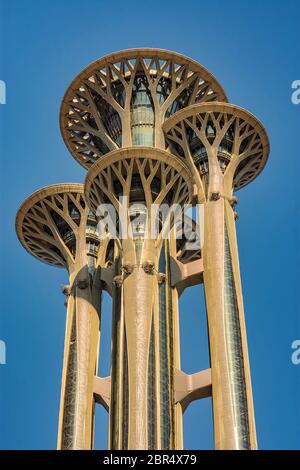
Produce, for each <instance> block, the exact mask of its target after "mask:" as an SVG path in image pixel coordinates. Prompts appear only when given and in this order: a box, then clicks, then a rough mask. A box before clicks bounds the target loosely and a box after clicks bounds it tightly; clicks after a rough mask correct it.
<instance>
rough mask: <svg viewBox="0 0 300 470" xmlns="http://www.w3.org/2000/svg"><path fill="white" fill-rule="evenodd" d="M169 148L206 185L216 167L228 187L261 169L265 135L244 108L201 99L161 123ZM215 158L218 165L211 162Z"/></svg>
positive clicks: (238, 185)
mask: <svg viewBox="0 0 300 470" xmlns="http://www.w3.org/2000/svg"><path fill="white" fill-rule="evenodd" d="M163 129H164V132H165V136H166V139H167V141H168V143H169V146H170V151H171V152H172V153H175V154H176V155H179V156H181V157H184V158H185V159H186V160H187V161H188V162H189V165H190V166H191V168H193V169H194V175H195V179H196V180H197V177H198V180H199V177H200V179H201V180H202V184H203V185H204V186H206V187H208V184H209V181H210V180H211V179H212V178H214V180H215V178H216V171H217V173H218V172H219V173H220V174H223V175H224V176H228V177H229V175H230V178H227V180H228V182H229V183H230V188H228V189H230V190H231V189H232V190H237V189H240V188H242V187H243V186H245V185H246V184H248V183H249V182H250V181H252V180H253V179H254V178H256V176H258V175H259V173H260V172H261V171H262V170H263V168H264V166H265V164H266V161H267V158H268V155H269V139H268V136H267V133H266V131H265V129H264V127H263V125H262V124H261V123H260V122H259V121H258V120H257V119H256V118H255V117H254V116H253V115H252V114H251V113H249V112H248V111H246V110H244V109H242V108H240V107H238V106H235V105H232V104H228V103H218V102H213V103H202V104H199V105H198V104H196V105H193V106H189V107H188V108H185V109H182V110H181V111H178V112H177V113H175V114H174V115H173V116H171V117H170V118H169V119H168V120H166V122H165V123H164V124H163ZM215 162H218V165H215Z"/></svg>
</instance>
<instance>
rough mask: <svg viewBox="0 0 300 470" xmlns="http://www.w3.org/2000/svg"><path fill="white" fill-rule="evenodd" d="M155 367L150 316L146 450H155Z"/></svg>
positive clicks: (152, 327) (152, 328)
mask: <svg viewBox="0 0 300 470" xmlns="http://www.w3.org/2000/svg"><path fill="white" fill-rule="evenodd" d="M156 414H157V410H156V367H155V341H154V321H153V314H152V325H151V336H150V348H149V361H148V449H149V450H155V449H156V448H157V435H156Z"/></svg>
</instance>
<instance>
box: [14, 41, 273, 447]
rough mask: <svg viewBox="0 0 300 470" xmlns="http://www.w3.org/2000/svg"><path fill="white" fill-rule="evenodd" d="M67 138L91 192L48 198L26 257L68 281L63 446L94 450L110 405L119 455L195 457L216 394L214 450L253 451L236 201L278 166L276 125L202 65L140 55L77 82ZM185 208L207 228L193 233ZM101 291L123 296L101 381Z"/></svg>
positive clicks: (65, 113)
mask: <svg viewBox="0 0 300 470" xmlns="http://www.w3.org/2000/svg"><path fill="white" fill-rule="evenodd" d="M60 127H61V132H62V136H63V139H64V142H65V144H66V146H67V148H68V150H69V151H70V153H71V155H72V156H73V157H74V159H75V160H76V161H77V162H78V163H79V164H80V165H82V166H83V167H84V168H85V169H86V170H87V175H86V180H85V184H84V186H83V185H81V184H59V185H54V186H49V187H48V188H44V189H42V190H40V191H38V192H36V193H34V194H33V195H32V196H31V197H30V198H28V199H27V200H26V201H25V202H24V204H23V205H22V206H21V208H20V210H19V212H18V215H17V233H18V236H19V239H20V241H21V243H22V244H23V246H24V247H25V248H26V249H27V250H28V251H29V252H30V253H31V254H33V255H34V256H35V257H37V258H38V259H40V260H42V261H44V262H46V263H48V264H52V265H55V266H60V267H66V268H67V269H68V272H69V276H70V282H69V285H68V286H66V287H65V289H64V290H65V293H66V295H67V299H68V300H67V326H66V340H65V353H64V365H63V375H62V391H61V406H60V418H59V431H58V449H92V448H93V422H94V407H95V405H96V404H101V405H102V406H104V407H105V408H106V410H107V411H108V413H109V436H108V447H109V449H112V450H123V449H124V450H126V449H154V450H155V449H158V450H159V449H166V450H172V449H182V448H183V435H182V415H183V413H184V411H185V409H186V408H187V406H188V405H189V403H190V402H191V401H193V400H196V399H201V398H205V397H209V396H211V397H212V402H213V415H214V435H215V448H216V449H255V448H256V447H257V444H256V432H255V420H254V410H253V400H252V390H251V378H250V367H249V361H248V353H247V340H246V327H245V319H244V308H243V300H242V288H241V281H240V273H239V262H238V250H237V242H236V233H235V219H236V212H235V210H234V207H235V204H236V202H237V199H236V197H235V196H234V194H233V193H234V191H236V190H237V189H240V188H241V187H243V186H244V185H246V184H247V183H248V182H250V181H252V180H253V179H254V178H255V177H256V176H257V175H258V174H259V173H260V172H261V171H262V169H263V167H264V165H265V163H266V160H267V157H268V152H269V144H268V137H267V135H266V132H265V130H264V128H263V126H262V125H261V124H260V123H259V121H258V120H257V119H256V118H255V117H254V116H252V115H251V114H250V113H248V112H247V111H245V110H243V109H241V108H239V107H237V106H233V105H231V104H228V102H227V97H226V95H225V92H224V90H223V88H222V87H221V85H220V84H219V82H218V81H217V80H216V79H215V78H214V77H213V75H212V74H211V73H210V72H208V71H207V70H206V69H205V68H204V67H203V66H202V65H200V64H198V63H197V62H195V61H194V60H192V59H189V58H187V57H185V56H183V55H181V54H176V53H174V52H170V51H165V50H160V49H130V50H125V51H121V52H117V53H115V54H111V55H108V56H105V57H103V58H102V59H99V60H97V61H95V62H93V63H92V64H90V65H89V66H88V67H87V68H86V69H84V70H83V71H82V72H81V73H79V75H78V76H77V77H76V78H75V79H74V80H73V82H72V83H71V85H70V86H69V88H68V89H67V91H66V93H65V95H64V98H63V102H62V106H61V111H60ZM186 204H192V205H194V206H196V207H197V211H198V214H199V217H198V221H199V226H197V224H196V222H195V221H194V220H192V219H191V218H189V217H186V216H185V218H184V221H185V225H184V227H183V225H182V223H181V222H180V217H182V216H183V215H184V214H185V212H186V211H185V207H184V206H185V205H186ZM107 207H110V208H111V209H112V211H113V212H114V214H115V219H114V224H113V226H110V229H109V228H107V225H106V222H107V220H108V219H107V215H108V213H109V211H110V210H111V209H109V210H108V211H107V210H106V208H107ZM153 207H158V209H157V210H158V212H155V211H154V212H153V210H152V209H153ZM163 207H164V212H163V215H162V212H161V208H163ZM157 214H158V216H157ZM155 216H157V217H155ZM124 226H125V227H126V230H125V231H124ZM100 227H101V230H100ZM128 227H129V229H128ZM154 228H156V231H154V232H153V229H154ZM191 231H194V232H195V233H194V235H193V236H194V238H196V239H199V244H198V245H197V244H195V245H192V246H191V244H190V241H191V240H190V239H189V235H188V234H189V233H190V232H191ZM153 233H155V236H153ZM200 233H201V236H200V235H199V234H200ZM182 234H183V237H182V236H180V237H179V235H182ZM202 283H203V286H204V291H205V298H206V310H207V312H206V313H207V319H208V330H209V331H208V336H209V338H208V341H209V348H210V362H211V368H209V369H208V370H204V371H199V372H198V373H195V374H192V375H188V374H185V373H184V371H182V370H181V366H180V347H179V344H180V331H179V308H178V299H179V296H180V295H181V293H182V292H183V291H184V290H185V289H187V288H188V287H190V286H193V285H196V284H202ZM103 290H106V291H107V292H108V293H109V294H110V295H111V297H112V338H111V372H110V376H109V377H98V376H97V368H98V354H99V338H100V325H101V322H100V317H101V292H102V291H103ZM194 308H195V309H196V310H197V309H198V307H197V305H195V306H194ZM199 314H200V312H199ZM99 360H100V361H101V357H100V358H99ZM199 444H200V443H199Z"/></svg>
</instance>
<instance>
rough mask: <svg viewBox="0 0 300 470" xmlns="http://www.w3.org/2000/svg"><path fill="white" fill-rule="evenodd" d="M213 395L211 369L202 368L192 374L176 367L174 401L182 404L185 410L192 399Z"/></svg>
mask: <svg viewBox="0 0 300 470" xmlns="http://www.w3.org/2000/svg"><path fill="white" fill-rule="evenodd" d="M211 396H212V388H211V369H206V370H202V371H201V372H197V373H196V374H191V375H188V374H185V373H184V372H182V371H181V370H179V369H175V373H174V401H175V403H180V404H181V406H182V410H183V411H185V410H186V408H187V407H188V405H189V404H190V403H191V402H192V401H194V400H200V399H201V398H207V397H211Z"/></svg>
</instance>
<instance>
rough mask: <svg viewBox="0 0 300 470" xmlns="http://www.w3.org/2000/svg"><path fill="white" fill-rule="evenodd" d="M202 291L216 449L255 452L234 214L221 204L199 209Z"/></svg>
mask: <svg viewBox="0 0 300 470" xmlns="http://www.w3.org/2000/svg"><path fill="white" fill-rule="evenodd" d="M204 227H205V228H204V246H203V264H204V288H205V298H206V305H207V316H208V327H209V344H210V358H211V370H212V395H213V414H214V434H215V448H216V449H235V450H238V449H255V448H256V435H255V424H254V411H253V403H252V393H251V380H250V370H249V363H248V353H247V341H246V329H245V320H244V309H243V300H242V290H241V283H240V274H239V263H238V252H237V244H236V235H235V222H234V213H233V210H232V207H231V206H230V204H229V202H228V200H227V199H225V198H223V197H220V198H219V199H218V200H209V201H207V202H206V203H205V209H204Z"/></svg>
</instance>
